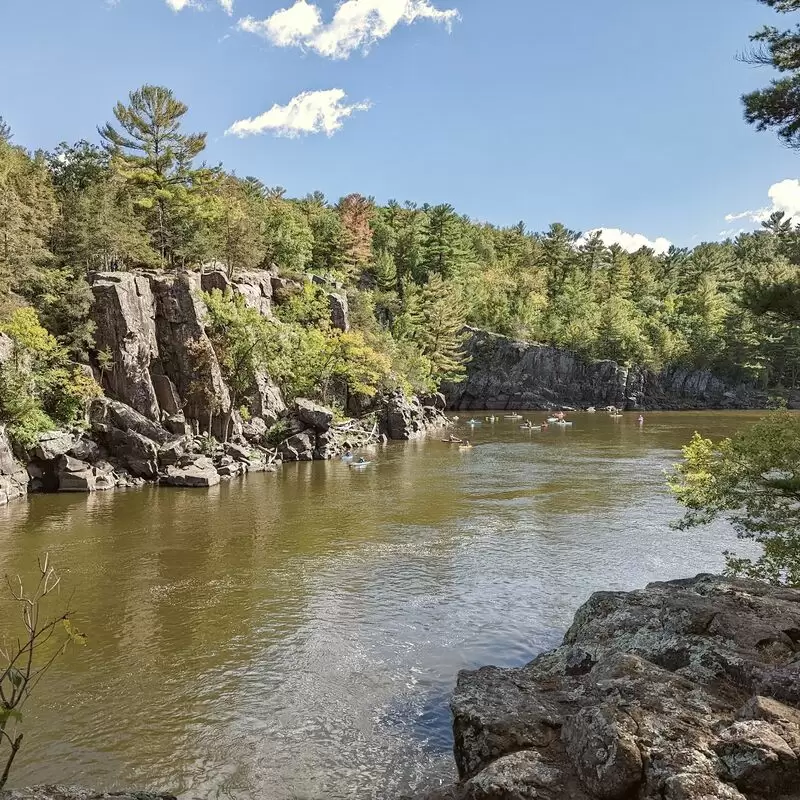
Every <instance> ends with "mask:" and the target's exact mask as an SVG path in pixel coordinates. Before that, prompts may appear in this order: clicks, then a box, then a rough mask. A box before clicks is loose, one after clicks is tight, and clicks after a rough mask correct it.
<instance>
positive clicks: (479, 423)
mask: <svg viewBox="0 0 800 800" xmlns="http://www.w3.org/2000/svg"><path fill="white" fill-rule="evenodd" d="M482 424H483V423H482V422H481V421H480V420H479V419H471V420H470V421H469V422H468V423H467V425H482Z"/></svg>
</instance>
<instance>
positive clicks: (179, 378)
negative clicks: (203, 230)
mask: <svg viewBox="0 0 800 800" xmlns="http://www.w3.org/2000/svg"><path fill="white" fill-rule="evenodd" d="M273 279H274V276H273V275H271V273H269V272H253V273H242V274H241V275H239V276H237V277H236V278H235V280H233V281H231V280H230V279H229V278H228V277H227V275H226V273H224V272H221V271H213V272H209V273H206V274H203V275H201V274H200V273H194V272H180V273H174V274H173V273H170V274H164V273H158V274H156V273H152V274H151V273H126V272H115V273H98V274H96V275H94V276H93V277H92V292H93V294H94V303H93V306H92V319H93V321H94V323H95V325H96V327H97V333H96V347H97V351H98V352H100V353H103V354H104V359H103V360H104V362H106V363H101V362H100V361H98V366H99V367H100V369H99V370H98V371H99V374H100V379H101V381H102V384H103V386H104V388H105V390H106V392H107V393H108V394H109V395H110V396H111V397H113V398H114V399H116V400H119V401H120V402H122V403H125V404H126V405H128V406H130V407H131V408H133V409H134V410H135V411H137V412H139V413H140V414H141V415H142V416H144V417H146V418H147V419H150V420H152V421H153V422H156V423H163V424H164V426H165V427H166V428H167V429H168V430H169V431H170V432H172V433H184V432H186V430H187V420H189V421H192V422H193V423H194V425H195V426H196V427H197V428H201V429H207V428H208V426H209V425H210V426H211V428H212V432H213V433H214V434H215V435H216V436H217V437H218V438H224V433H225V431H224V430H223V427H224V425H225V421H226V416H227V415H228V414H229V413H230V412H231V411H232V409H231V400H230V393H229V391H228V387H227V386H226V385H225V382H224V380H223V378H222V371H221V369H220V366H219V363H218V360H217V357H216V355H215V353H214V350H213V348H212V346H211V342H210V340H209V338H208V336H207V335H206V330H205V324H206V308H205V304H204V303H203V300H202V292H203V291H212V290H214V289H219V290H220V291H226V290H231V291H232V292H234V293H235V294H239V295H241V296H242V297H243V298H244V300H245V302H246V303H247V304H248V305H249V306H251V307H252V308H255V309H256V310H257V311H258V312H259V313H261V314H263V315H264V316H267V317H270V316H271V315H272V296H273V289H272V281H273ZM109 362H110V363H109ZM245 401H246V404H247V405H248V406H249V407H250V412H251V413H252V414H254V415H256V416H260V417H262V418H264V419H269V418H272V420H273V422H274V420H275V419H277V416H278V415H279V414H280V413H282V411H283V410H284V409H285V405H284V403H283V398H282V397H281V394H280V390H279V389H278V387H277V386H275V384H274V383H272V382H271V381H270V379H269V376H268V375H261V376H259V377H258V379H257V380H256V382H255V385H254V386H253V390H252V392H251V393H250V396H249V397H248V398H245ZM233 422H234V425H233V431H234V433H238V432H239V430H240V422H239V419H238V415H237V414H236V413H234V414H233Z"/></svg>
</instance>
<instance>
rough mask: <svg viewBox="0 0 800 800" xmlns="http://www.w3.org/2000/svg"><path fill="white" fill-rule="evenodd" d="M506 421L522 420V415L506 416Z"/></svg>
mask: <svg viewBox="0 0 800 800" xmlns="http://www.w3.org/2000/svg"><path fill="white" fill-rule="evenodd" d="M506 419H522V414H508V415H507V416H506Z"/></svg>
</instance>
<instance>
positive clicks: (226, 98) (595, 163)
mask: <svg viewBox="0 0 800 800" xmlns="http://www.w3.org/2000/svg"><path fill="white" fill-rule="evenodd" d="M193 4H194V5H197V6H200V7H199V8H192V7H191V6H192V5H193ZM339 5H340V3H339V2H337V0H316V3H315V5H312V3H311V0H116V2H113V1H112V2H109V0H0V40H1V41H2V47H0V115H2V116H4V117H5V118H6V119H7V120H8V121H9V122H10V123H11V125H12V127H13V129H14V131H15V141H17V142H18V143H19V144H24V145H26V146H28V147H31V148H38V147H43V148H51V147H53V146H55V145H56V144H57V143H58V142H59V141H61V140H68V141H74V140H77V139H80V138H88V139H96V138H97V134H96V126H97V125H98V124H100V123H102V122H104V121H105V120H107V119H109V118H110V117H111V109H112V107H113V104H114V103H115V102H116V101H117V100H119V99H124V98H125V97H126V95H127V93H128V92H129V91H130V90H131V89H134V88H136V87H137V86H139V85H141V84H143V83H146V82H149V83H159V84H163V85H166V86H170V87H171V88H173V89H174V90H175V92H176V94H177V95H178V97H180V98H181V99H182V100H184V101H185V102H186V103H188V104H189V106H190V112H189V114H188V115H187V125H188V127H189V128H191V129H192V130H205V131H207V132H208V134H209V146H208V149H207V158H208V160H209V161H210V162H214V163H216V162H218V161H222V162H223V163H224V164H225V166H226V167H228V168H229V169H232V170H235V171H236V172H237V173H238V174H239V175H256V176H258V177H259V178H261V179H262V180H264V181H265V182H266V183H267V184H269V185H281V186H284V187H286V189H287V190H288V193H289V194H290V195H293V196H299V195H303V194H305V193H307V192H309V191H313V190H315V189H320V190H322V191H323V192H325V193H326V195H328V196H329V197H330V198H332V199H337V198H338V197H340V196H342V195H344V194H347V193H349V192H354V191H357V192H361V193H363V194H366V195H374V196H375V197H376V199H377V200H378V201H381V202H383V201H386V200H387V199H389V198H396V199H398V200H401V201H402V200H406V199H411V200H416V201H418V202H426V201H428V202H431V203H438V202H451V203H452V204H453V205H455V206H456V208H457V209H458V210H459V211H460V212H462V213H466V214H468V215H470V216H472V217H475V218H478V219H484V220H488V221H491V222H494V223H497V224H512V223H515V222H516V221H518V220H524V221H525V222H526V223H527V224H528V226H529V227H530V228H532V229H534V230H541V229H545V228H546V227H547V226H548V225H549V224H550V223H551V222H553V221H561V222H564V223H565V224H567V225H569V226H570V227H572V228H574V229H578V230H589V229H594V228H598V227H607V228H619V229H622V230H624V231H627V232H630V233H637V234H642V235H644V236H646V237H648V238H649V239H651V240H655V239H656V238H657V237H666V239H668V240H669V241H672V242H675V243H676V244H680V245H691V244H693V243H695V242H696V241H698V240H700V239H715V238H718V237H719V236H720V234H721V232H722V231H724V230H738V229H739V228H741V227H752V226H753V224H754V221H753V219H752V218H753V217H756V216H758V212H759V211H760V210H763V209H764V208H768V207H771V206H774V207H780V208H786V209H787V210H789V211H792V210H794V205H796V206H797V210H798V211H800V184H798V183H797V182H796V180H795V178H796V176H797V175H798V171H799V169H798V160H799V159H800V156H798V155H797V154H794V153H792V152H791V151H789V150H787V149H785V148H783V147H782V146H781V145H780V143H779V142H778V141H777V139H776V138H775V137H774V136H773V135H771V134H767V133H763V134H758V133H756V132H755V131H753V130H752V129H751V128H749V127H748V126H746V125H745V124H744V122H743V120H742V112H741V107H740V103H739V99H738V98H739V95H740V94H741V93H742V92H744V91H747V90H750V89H752V88H755V87H757V86H760V85H763V84H764V83H766V82H767V81H768V80H769V78H770V73H769V72H768V71H765V70H763V69H756V68H754V67H749V66H746V65H743V64H741V63H738V62H737V61H736V60H735V55H736V53H737V52H739V51H741V50H742V49H743V48H744V47H745V46H746V44H747V36H748V34H749V33H750V32H752V31H753V30H755V29H756V28H757V27H759V26H760V25H761V24H763V23H764V22H768V21H773V20H774V19H775V16H774V15H773V14H772V13H771V12H770V11H769V9H767V8H766V7H765V6H763V5H761V4H759V3H758V2H756V0H670V2H668V3H663V2H655V1H654V0H573V2H570V3H566V2H559V1H558V0H452V1H451V2H448V0H349V2H347V3H345V4H344V7H343V8H342V9H340V10H339V12H338V14H337V16H336V18H334V14H335V13H336V12H337V7H338V6H339ZM170 6H172V7H170ZM180 6H185V7H184V8H182V9H181V10H175V7H180ZM203 6H204V7H203ZM281 9H286V10H287V13H285V14H278V16H274V15H275V14H276V12H279V11H281ZM370 9H371V11H372V15H371V16H370V15H369V14H365V10H370ZM228 11H230V12H231V13H228ZM447 11H453V12H455V11H457V12H458V15H457V16H456V15H455V14H450V15H448V14H446V12H447ZM398 19H399V22H398ZM411 19H413V20H414V21H413V22H412V23H411V24H408V21H409V20H411ZM779 21H780V20H779ZM786 21H787V19H786V18H784V19H783V22H786ZM788 21H790V22H791V20H788ZM395 23H397V24H395ZM331 90H339V92H338V93H334V92H332V91H331ZM303 93H311V94H308V95H305V96H304V97H301V96H302V95H303ZM298 97H300V99H299V100H295V101H294V103H293V104H292V100H293V98H298ZM273 106H278V108H276V109H273V111H272V112H271V113H270V114H269V115H268V116H267V117H266V118H264V119H263V120H262V122H261V124H259V122H258V120H257V118H258V117H259V115H261V114H264V112H267V111H268V110H270V109H272V108H273ZM367 106H368V107H367ZM349 108H351V111H350V113H349V115H347V109H349ZM337 109H338V111H337ZM342 109H344V112H343V111H342ZM315 111H318V112H320V114H321V116H319V117H314V115H313V113H312V112H315ZM323 112H324V113H323ZM343 114H344V115H343ZM247 120H251V122H247ZM253 120H255V121H253ZM243 121H244V122H243ZM315 121H316V127H318V128H319V127H321V128H323V130H322V131H321V132H317V133H313V132H312V133H301V134H300V135H296V136H294V138H290V137H288V136H286V135H285V134H286V133H291V132H295V133H297V131H296V130H295V131H292V129H291V128H292V126H295V127H300V128H304V127H305V128H307V127H309V126H311V127H313V126H314V125H313V123H315ZM237 122H238V123H239V125H238V126H235V123H237ZM232 126H234V128H235V130H237V131H238V132H239V133H246V132H249V131H252V130H253V129H257V128H259V127H261V128H263V132H261V133H251V134H250V135H246V136H237V135H234V134H232V133H229V134H228V135H225V132H226V131H227V130H229V129H230V128H231V127H232ZM276 126H277V127H276ZM281 126H283V127H281ZM286 126H289V127H288V128H287V127H286ZM337 128H338V129H337ZM325 130H327V131H329V132H332V135H330V136H329V135H327V133H326V132H325ZM775 186H777V188H776V189H773V197H772V199H770V197H769V196H768V192H769V191H770V187H775ZM748 210H751V214H750V216H746V217H743V218H742V219H741V220H732V221H731V220H729V221H726V220H725V217H726V215H732V214H736V213H738V212H745V211H748Z"/></svg>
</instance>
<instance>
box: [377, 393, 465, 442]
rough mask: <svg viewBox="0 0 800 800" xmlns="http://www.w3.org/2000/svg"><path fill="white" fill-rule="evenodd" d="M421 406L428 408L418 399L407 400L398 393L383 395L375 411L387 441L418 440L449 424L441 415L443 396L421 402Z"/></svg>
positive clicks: (437, 395)
mask: <svg viewBox="0 0 800 800" xmlns="http://www.w3.org/2000/svg"><path fill="white" fill-rule="evenodd" d="M425 402H426V403H428V404H427V405H425V404H423V401H422V400H421V399H420V398H419V397H416V396H412V397H407V396H406V395H405V394H403V392H401V391H397V392H393V393H392V394H390V395H387V396H386V397H385V398H384V399H383V402H382V403H381V406H380V409H379V411H378V419H379V420H380V424H381V427H382V429H383V431H384V433H385V434H386V436H387V437H388V438H389V439H418V438H420V437H422V436H425V435H427V434H428V433H429V432H430V431H433V430H436V429H439V428H444V427H447V426H448V425H450V424H451V422H450V420H448V419H447V417H446V416H445V415H444V412H443V408H444V397H443V395H439V394H436V395H432V396H430V397H428V398H425Z"/></svg>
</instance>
